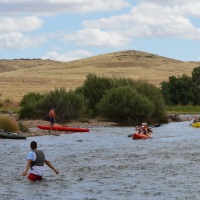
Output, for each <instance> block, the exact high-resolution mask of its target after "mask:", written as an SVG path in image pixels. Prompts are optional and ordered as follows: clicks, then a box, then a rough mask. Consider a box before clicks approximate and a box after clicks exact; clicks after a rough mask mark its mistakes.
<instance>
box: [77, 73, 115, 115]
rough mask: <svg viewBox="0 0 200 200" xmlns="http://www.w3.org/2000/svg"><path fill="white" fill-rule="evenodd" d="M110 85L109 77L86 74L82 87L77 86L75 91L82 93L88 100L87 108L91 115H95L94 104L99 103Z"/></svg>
mask: <svg viewBox="0 0 200 200" xmlns="http://www.w3.org/2000/svg"><path fill="white" fill-rule="evenodd" d="M111 87H112V81H111V79H110V78H106V77H98V76H97V75H95V74H88V75H87V77H86V80H85V82H84V84H83V86H82V87H79V88H77V90H76V93H82V94H83V95H84V97H85V98H86V99H87V100H88V103H89V104H88V105H89V109H90V111H91V113H92V115H96V105H97V103H99V101H100V100H101V98H102V97H103V95H104V94H105V92H106V90H108V89H110V88H111Z"/></svg>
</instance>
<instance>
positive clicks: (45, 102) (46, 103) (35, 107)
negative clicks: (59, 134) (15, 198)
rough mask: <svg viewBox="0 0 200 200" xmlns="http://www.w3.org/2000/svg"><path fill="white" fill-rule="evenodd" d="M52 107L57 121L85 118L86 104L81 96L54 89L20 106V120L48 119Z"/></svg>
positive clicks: (62, 89) (72, 92)
mask: <svg viewBox="0 0 200 200" xmlns="http://www.w3.org/2000/svg"><path fill="white" fill-rule="evenodd" d="M27 99H28V98H27ZM22 105H24V104H22ZM52 107H53V108H55V111H56V114H57V120H58V121H59V122H63V121H70V120H72V119H78V118H81V117H83V116H84V117H85V115H86V112H87V110H88V102H87V100H86V99H85V98H84V96H83V95H82V94H77V93H75V92H74V91H71V90H70V91H66V89H64V88H56V89H55V90H54V91H50V92H49V93H46V94H44V95H43V96H42V97H41V98H38V99H36V100H35V101H33V102H30V103H29V104H28V103H26V104H25V106H22V108H21V110H20V119H21V118H29V119H36V118H40V119H48V114H49V110H50V109H51V108H52Z"/></svg>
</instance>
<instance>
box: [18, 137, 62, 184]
mask: <svg viewBox="0 0 200 200" xmlns="http://www.w3.org/2000/svg"><path fill="white" fill-rule="evenodd" d="M30 147H31V149H32V151H30V152H29V153H28V156H27V165H26V169H25V171H24V172H23V174H22V175H23V176H26V175H27V173H28V170H29V168H31V171H30V174H29V176H28V179H30V180H31V181H37V180H39V181H41V180H42V176H43V174H44V167H43V166H44V163H46V164H47V165H48V167H49V168H51V169H52V170H53V171H54V172H55V173H56V174H59V171H58V170H57V169H55V168H54V167H53V165H52V164H51V163H50V162H49V161H48V160H46V159H45V155H44V153H43V151H41V150H36V149H37V142H35V141H32V142H31V144H30Z"/></svg>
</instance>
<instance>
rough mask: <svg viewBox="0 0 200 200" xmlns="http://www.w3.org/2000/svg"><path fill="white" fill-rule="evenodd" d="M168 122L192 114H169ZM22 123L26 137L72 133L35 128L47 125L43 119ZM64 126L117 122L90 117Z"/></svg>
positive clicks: (178, 120) (87, 125)
mask: <svg viewBox="0 0 200 200" xmlns="http://www.w3.org/2000/svg"><path fill="white" fill-rule="evenodd" d="M168 118H169V123H171V122H183V121H192V120H193V119H194V115H177V114H175V115H169V116H168ZM22 124H23V125H24V126H26V127H27V128H28V129H29V132H25V133H23V134H25V135H26V136H27V137H33V136H45V135H56V136H59V135H61V134H73V132H66V131H52V132H50V131H46V130H41V129H39V128H37V126H38V125H49V121H45V120H23V121H22ZM63 125H65V126H70V127H81V128H89V129H90V128H92V127H111V126H117V125H118V124H117V123H114V122H107V121H100V120H97V119H91V120H89V121H88V122H79V121H73V122H70V123H67V124H63Z"/></svg>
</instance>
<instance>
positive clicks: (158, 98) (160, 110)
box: [136, 80, 167, 123]
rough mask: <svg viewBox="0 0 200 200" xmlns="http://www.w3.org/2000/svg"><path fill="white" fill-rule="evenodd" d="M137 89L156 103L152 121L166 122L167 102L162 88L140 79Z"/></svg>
mask: <svg viewBox="0 0 200 200" xmlns="http://www.w3.org/2000/svg"><path fill="white" fill-rule="evenodd" d="M136 89H137V91H138V93H139V94H141V95H144V96H145V97H146V98H147V99H149V100H150V101H151V102H153V104H154V107H155V109H154V111H153V113H152V115H151V120H150V123H166V122H167V114H166V111H165V102H164V99H163V96H162V94H161V90H160V89H159V88H158V87H156V86H154V85H152V84H149V83H148V82H147V81H144V80H143V81H138V83H137V85H136Z"/></svg>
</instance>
